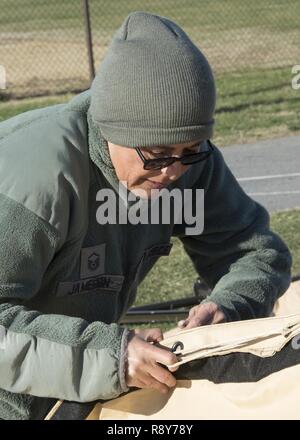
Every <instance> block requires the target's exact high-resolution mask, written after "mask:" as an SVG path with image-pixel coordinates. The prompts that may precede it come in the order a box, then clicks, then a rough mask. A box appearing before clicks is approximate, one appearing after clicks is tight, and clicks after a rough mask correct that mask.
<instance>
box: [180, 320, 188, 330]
mask: <svg viewBox="0 0 300 440" xmlns="http://www.w3.org/2000/svg"><path fill="white" fill-rule="evenodd" d="M187 322H188V321H187V319H182V320H181V321H178V323H177V326H178V327H179V328H184V327H185V326H186V325H187Z"/></svg>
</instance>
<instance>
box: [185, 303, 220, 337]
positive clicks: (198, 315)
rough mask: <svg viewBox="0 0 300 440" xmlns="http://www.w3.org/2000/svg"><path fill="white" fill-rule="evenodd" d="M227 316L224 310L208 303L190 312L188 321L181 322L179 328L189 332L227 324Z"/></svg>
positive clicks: (193, 308) (195, 307)
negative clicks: (198, 328) (194, 329)
mask: <svg viewBox="0 0 300 440" xmlns="http://www.w3.org/2000/svg"><path fill="white" fill-rule="evenodd" d="M226 321H227V319H226V316H225V314H224V313H223V312H222V310H221V309H220V308H219V307H218V306H217V304H215V303H213V302H207V303H204V304H199V305H198V306H194V307H192V308H191V310H190V311H189V316H188V317H187V319H185V320H182V321H179V322H178V327H180V328H181V329H184V330H187V329H190V328H195V327H200V326H201V325H209V324H219V323H221V322H226Z"/></svg>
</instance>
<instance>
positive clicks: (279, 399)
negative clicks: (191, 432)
mask: <svg viewBox="0 0 300 440" xmlns="http://www.w3.org/2000/svg"><path fill="white" fill-rule="evenodd" d="M299 377H300V366H299V365H297V366H295V367H291V368H287V369H285V370H283V371H280V372H278V373H275V374H272V375H270V376H268V377H266V378H264V379H262V380H260V381H259V382H255V383H226V384H218V385H215V384H214V383H212V382H210V381H207V380H193V381H186V380H185V381H184V380H181V381H178V384H177V386H176V388H175V390H174V391H171V392H170V393H169V394H168V395H166V396H165V395H162V394H160V393H158V392H155V391H152V390H139V391H135V392H133V393H130V394H127V395H125V396H123V397H121V398H119V399H115V400H112V401H110V402H107V403H105V404H104V405H102V406H101V405H100V404H98V405H97V406H96V407H95V408H94V411H93V413H92V414H91V415H90V416H89V417H88V418H87V419H88V420H92V419H93V420H95V419H99V420H122V419H126V420H141V419H146V420H153V419H154V420H207V419H208V420H213V419H221V420H228V419H229V420H230V419H243V420H244V419H299V418H300V414H299V403H300V382H299Z"/></svg>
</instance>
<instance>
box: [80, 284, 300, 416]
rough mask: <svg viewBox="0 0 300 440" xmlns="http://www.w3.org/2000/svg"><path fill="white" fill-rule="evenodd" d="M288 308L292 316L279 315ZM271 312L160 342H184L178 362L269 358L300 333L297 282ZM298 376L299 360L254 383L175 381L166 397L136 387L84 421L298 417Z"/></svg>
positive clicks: (167, 336)
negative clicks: (239, 354)
mask: <svg viewBox="0 0 300 440" xmlns="http://www.w3.org/2000/svg"><path fill="white" fill-rule="evenodd" d="M287 311H288V312H291V311H292V312H293V313H294V314H292V315H289V316H282V315H284V314H285V312H287ZM295 312H299V313H296V314H295ZM274 313H275V314H276V315H277V316H275V317H271V318H264V319H256V320H250V321H240V322H233V323H225V324H219V325H213V326H206V327H199V328H197V329H192V330H187V331H178V330H177V329H173V330H171V331H169V332H167V333H166V334H165V339H164V341H163V342H162V344H163V345H165V346H166V347H169V348H170V347H172V345H173V344H174V342H176V341H181V342H183V344H184V349H183V350H182V351H181V356H180V360H179V362H178V364H179V365H181V364H184V363H186V362H189V361H191V360H193V359H199V358H203V357H209V356H215V355H224V354H227V353H232V352H237V351H238V352H248V353H252V354H255V355H257V356H261V357H265V356H272V355H273V354H274V353H276V352H277V351H279V350H281V349H282V348H283V347H284V345H285V344H286V343H287V342H288V341H289V340H291V339H292V338H293V337H294V336H296V335H298V334H300V282H297V283H293V285H292V286H291V287H290V288H289V290H288V291H287V292H286V293H285V295H284V296H283V297H282V298H281V299H280V300H279V301H278V302H277V304H276V306H275V308H274ZM299 361H300V353H299ZM299 377H300V363H299V365H296V366H292V367H289V368H285V369H283V370H281V371H278V372H276V373H273V374H271V375H269V376H267V377H265V378H263V379H261V380H259V381H258V382H247V383H246V382H242V383H222V384H215V383H213V382H210V381H208V380H190V381H188V380H178V381H177V386H176V388H175V389H174V390H172V391H170V393H169V394H168V395H162V394H160V393H158V392H157V391H153V390H138V391H134V392H132V393H129V394H127V395H125V396H123V397H120V398H118V399H114V400H112V401H109V402H106V403H104V404H97V405H96V406H95V407H94V409H93V411H92V412H91V414H90V415H89V416H88V417H87V419H88V420H95V419H98V420H121V419H126V420H140V419H147V420H153V419H155V420H168V419H169V420H178V419H180V420H201V419H211V420H213V419H224V420H226V419H256V420H257V419H299V418H300V412H299V408H300V381H299ZM182 402H184V404H182ZM196 402H197V404H195V403H196Z"/></svg>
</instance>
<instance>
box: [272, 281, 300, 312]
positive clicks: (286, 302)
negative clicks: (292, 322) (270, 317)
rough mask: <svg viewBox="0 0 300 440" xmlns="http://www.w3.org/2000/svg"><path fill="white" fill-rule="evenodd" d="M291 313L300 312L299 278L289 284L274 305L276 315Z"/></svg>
mask: <svg viewBox="0 0 300 440" xmlns="http://www.w3.org/2000/svg"><path fill="white" fill-rule="evenodd" d="M293 313H300V280H299V281H295V282H294V283H292V284H291V286H290V287H289V289H288V290H287V291H286V292H285V294H284V295H282V296H281V297H280V298H279V300H278V301H277V302H276V304H275V307H274V314H275V315H276V316H285V315H291V314H293Z"/></svg>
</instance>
